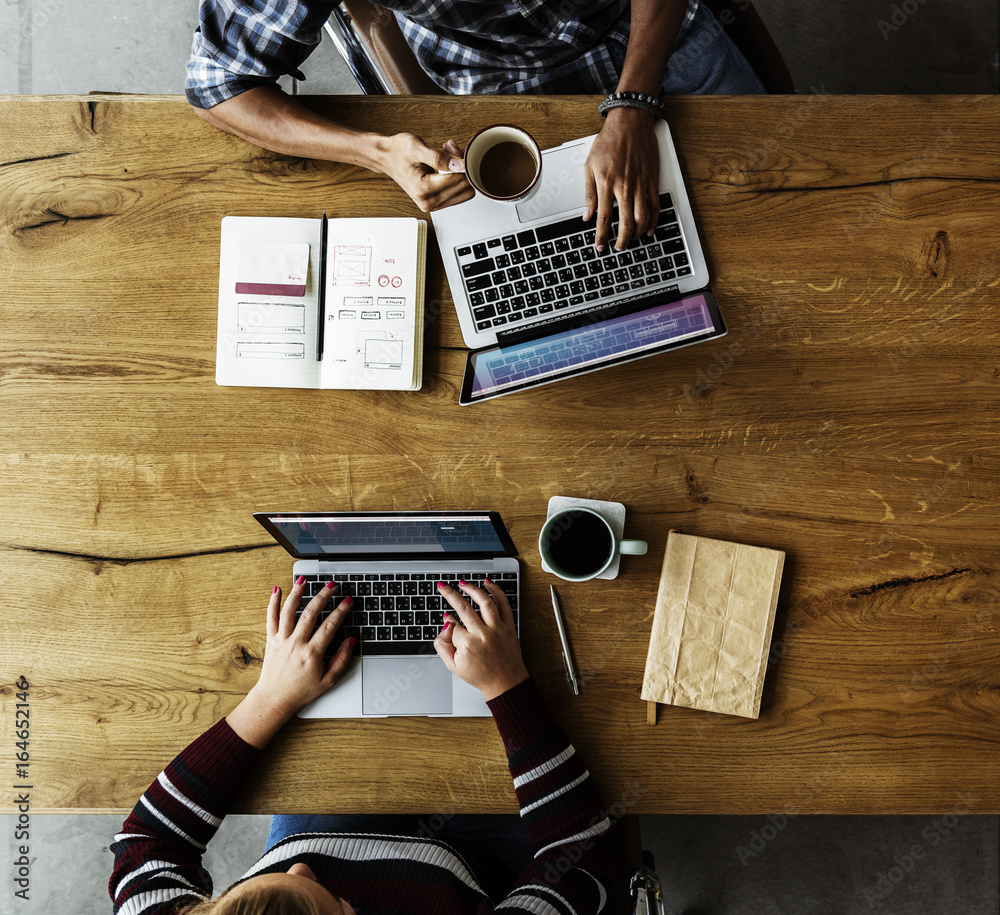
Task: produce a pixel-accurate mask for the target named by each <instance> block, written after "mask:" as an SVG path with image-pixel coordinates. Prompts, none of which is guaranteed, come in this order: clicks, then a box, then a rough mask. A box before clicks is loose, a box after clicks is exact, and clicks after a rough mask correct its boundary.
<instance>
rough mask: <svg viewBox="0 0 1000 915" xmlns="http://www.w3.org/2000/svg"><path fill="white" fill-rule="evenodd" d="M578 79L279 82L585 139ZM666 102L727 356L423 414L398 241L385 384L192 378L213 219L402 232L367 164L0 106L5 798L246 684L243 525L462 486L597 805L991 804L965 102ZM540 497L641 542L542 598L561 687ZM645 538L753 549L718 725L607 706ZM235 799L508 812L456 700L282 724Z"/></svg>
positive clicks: (265, 557)
mask: <svg viewBox="0 0 1000 915" xmlns="http://www.w3.org/2000/svg"><path fill="white" fill-rule="evenodd" d="M595 101H596V100H594V99H587V98H572V99H571V98H544V99H514V100H498V99H476V100H468V99H462V100H456V99H441V100H439V99H434V100H429V99H407V100H384V99H360V98H317V99H314V100H311V101H310V104H312V105H314V106H315V107H316V108H317V109H319V110H322V111H324V112H326V113H327V114H329V115H331V116H333V117H335V118H339V119H342V120H343V121H345V122H348V123H351V124H357V125H371V124H376V125H379V126H380V127H381V128H382V129H383V130H386V131H394V130H398V129H404V128H408V127H409V128H412V129H413V130H414V131H415V132H417V133H419V134H420V135H422V136H423V137H425V138H426V139H427V140H428V141H429V142H431V143H433V144H440V143H441V142H443V141H444V140H445V139H446V138H447V137H449V136H456V137H457V139H458V140H459V141H464V140H465V139H466V138H467V137H468V136H470V135H471V133H472V132H473V131H474V130H475V129H477V128H478V127H479V126H482V125H485V124H487V123H489V122H493V121H498V120H500V121H513V122H517V123H522V124H524V125H526V126H528V127H529V128H530V129H531V130H532V132H534V133H535V134H536V136H537V138H538V139H539V141H540V142H541V143H542V145H543V146H548V145H554V144H556V143H559V142H561V141H563V140H566V139H569V138H572V137H573V136H579V135H582V134H584V133H588V132H593V131H595V130H596V129H598V127H599V126H600V121H599V119H598V117H597V116H596V114H595ZM668 107H669V116H670V122H671V124H672V127H673V131H674V136H675V139H676V143H677V146H678V148H679V150H680V154H681V156H682V159H683V164H684V167H685V169H686V174H687V176H688V182H689V184H688V187H689V190H690V193H691V196H692V200H693V205H694V208H695V211H696V216H697V218H698V220H699V221H700V226H701V230H702V240H703V243H704V245H705V249H706V251H707V253H708V256H709V258H710V262H711V267H712V272H713V276H714V283H713V285H714V289H715V291H716V293H717V295H718V298H719V301H720V303H721V305H722V308H723V311H724V313H725V315H726V317H727V320H728V322H729V327H730V333H729V336H728V337H726V338H724V339H723V340H721V341H718V342H717V343H715V344H711V345H705V346H701V347H691V348H688V349H684V350H680V351H678V352H676V353H673V354H670V355H668V356H661V357H656V358H652V359H648V360H645V361H641V362H638V363H635V364H633V365H630V366H624V367H620V368H617V369H613V370H609V371H604V372H599V373H596V374H591V375H587V376H584V377H582V378H580V379H577V380H574V381H570V382H564V383H561V384H558V385H553V386H549V387H543V388H541V389H538V390H536V391H534V392H531V393H527V394H521V395H515V396H512V397H505V398H501V399H498V400H494V401H491V402H489V403H487V404H484V405H481V406H479V407H476V408H459V406H458V405H457V398H458V386H459V383H460V379H461V373H462V367H463V364H464V350H463V347H462V341H461V337H460V334H459V329H458V323H457V321H456V319H455V315H454V312H453V308H452V304H451V300H450V297H449V293H448V290H447V287H446V283H445V281H444V276H443V271H442V268H441V263H440V259H439V257H438V255H437V253H436V250H435V249H433V246H432V253H431V256H430V263H429V277H428V302H429V311H430V314H431V321H430V324H429V328H428V338H427V350H426V355H425V359H426V362H425V371H424V387H423V390H422V391H420V392H419V393H395V392H392V393H350V392H338V391H333V392H322V391H287V390H271V389H261V390H249V389H237V388H220V387H217V386H216V385H215V381H214V368H215V336H216V302H217V270H218V250H219V222H220V220H221V219H222V217H223V216H224V215H226V214H243V215H260V216H263V215H280V216H311V217H315V216H318V215H319V214H320V212H321V211H322V210H324V209H326V210H327V211H329V212H330V213H331V215H357V214H369V215H384V216H391V215H414V214H415V213H416V209H415V207H414V205H413V204H412V203H411V202H410V201H409V199H408V198H407V197H405V196H404V195H403V193H402V192H401V191H400V190H399V189H398V188H396V187H395V186H394V185H393V184H392V183H391V182H389V181H388V180H386V179H384V178H382V177H380V176H378V175H375V174H372V173H370V172H367V171H364V170H362V169H359V168H350V167H345V166H340V165H334V164H330V163H323V162H312V161H300V160H296V159H289V158H283V157H281V156H276V155H273V154H270V153H266V152H262V151H261V150H259V149H257V148H255V147H253V146H250V145H248V144H246V143H244V142H242V141H240V140H237V139H235V138H233V137H231V136H228V135H226V134H223V133H220V132H217V131H215V130H213V129H211V128H209V127H208V126H206V125H205V124H203V123H202V122H200V121H199V120H198V119H197V118H196V117H195V116H194V114H193V113H192V112H191V111H189V110H188V108H187V105H186V104H185V103H184V102H183V100H179V99H176V98H142V97H139V98H128V97H113V96H112V97H100V96H98V97H95V96H90V97H83V98H30V97H20V98H9V99H5V100H3V101H2V104H0V163H2V164H0V220H2V226H0V279H2V285H3V294H2V308H3V319H2V326H3V334H2V344H0V345H2V350H3V355H2V376H0V395H2V417H0V422H2V427H0V430H2V435H0V441H2V445H3V448H2V451H3V481H2V492H0V500H2V502H0V508H2V547H0V559H2V587H3V598H4V599H3V607H4V609H3V617H2V619H3V622H2V626H3V634H2V638H0V687H2V693H3V700H2V713H0V722H2V727H0V737H2V740H3V746H4V750H3V751H2V753H0V763H2V770H3V772H4V779H5V780H7V779H9V778H13V772H14V770H13V766H14V753H15V751H14V748H13V744H14V731H15V727H14V708H15V705H16V698H15V695H14V692H15V690H14V683H15V681H16V680H17V678H18V677H19V676H24V677H26V678H27V680H28V682H29V684H30V690H29V704H30V714H31V718H30V768H29V774H30V778H31V782H30V783H31V785H32V804H33V808H32V809H33V810H34V811H35V812H40V811H43V810H48V811H54V810H63V811H66V810H73V811H105V812H106V811H111V810H116V811H124V810H126V809H128V808H129V807H131V806H132V804H133V803H135V801H136V799H137V798H138V796H139V795H140V793H141V792H142V791H143V790H144V789H145V787H146V786H147V785H148V783H149V782H150V781H151V780H152V779H153V778H154V777H155V775H156V773H157V772H158V771H159V769H160V768H161V767H162V766H163V765H164V764H165V763H166V762H167V761H168V760H169V759H170V758H171V757H172V756H173V755H174V754H175V753H177V752H178V751H179V750H180V749H181V748H182V747H183V746H184V745H185V744H186V743H187V742H188V741H190V740H191V739H193V738H194V737H195V736H197V735H198V734H199V733H200V732H201V731H203V730H204V729H205V728H207V727H208V726H209V725H210V724H212V723H213V722H214V721H216V720H217V719H218V718H219V717H220V716H222V715H225V714H226V713H227V712H228V711H229V710H231V709H232V708H233V706H234V705H235V704H236V702H237V701H238V700H239V698H240V697H241V696H242V695H243V694H244V693H245V691H246V690H247V689H249V687H250V686H251V685H252V684H253V683H254V682H255V680H256V677H257V673H258V669H259V666H260V658H261V654H262V650H263V645H264V607H265V605H266V601H267V597H268V594H269V592H270V588H271V585H272V584H274V583H281V584H283V585H287V582H288V580H289V576H290V565H291V560H290V558H289V557H288V556H287V555H286V554H285V553H284V552H283V551H282V550H281V549H280V548H279V547H277V546H276V545H274V544H273V543H272V542H271V540H270V539H269V538H268V536H267V535H266V534H265V532H264V531H263V530H262V529H261V528H260V527H259V526H258V525H257V524H256V522H254V521H253V519H252V518H251V512H253V511H254V510H258V509H269V508H270V509H274V508H283V509H291V510H317V509H334V508H336V509H355V510H375V509H447V508H480V507H481V508H491V509H496V510H499V511H500V512H501V513H502V514H503V517H504V518H505V520H506V521H507V523H508V525H509V527H510V529H511V532H512V534H513V536H514V539H515V542H516V543H517V545H518V547H519V549H520V550H521V556H522V558H523V562H524V568H525V570H526V572H525V590H524V599H523V604H524V606H525V607H527V608H529V609H528V611H527V612H525V613H524V620H523V643H524V651H525V655H526V660H527V663H528V667H529V668H530V670H531V671H532V672H533V674H534V675H535V677H536V678H537V679H538V680H539V682H540V684H541V687H542V689H543V690H544V692H545V693H546V694H547V695H548V697H549V699H550V701H551V703H552V705H553V706H554V708H555V710H556V712H557V714H558V715H559V717H560V719H561V720H562V721H563V722H564V723H565V728H566V730H567V732H568V733H569V735H570V737H571V739H572V740H573V741H574V743H575V744H576V746H577V747H578V749H579V750H580V751H581V752H582V753H583V755H584V758H585V759H586V760H587V762H588V764H589V766H590V767H591V770H592V771H593V772H594V774H595V776H596V778H597V781H598V783H599V784H600V786H601V788H602V790H603V792H604V797H605V800H606V802H607V803H608V804H609V805H618V806H617V807H615V808H613V809H615V810H618V811H624V810H628V811H630V812H642V813H664V812H675V813H757V812H765V811H790V812H800V813H806V812H831V813H833V812H837V813H857V812H886V813H904V812H906V813H918V812H921V813H922V812H947V811H951V810H953V809H954V808H955V807H956V805H961V804H962V803H963V802H962V798H963V797H968V796H971V797H972V798H973V799H974V801H973V802H972V803H971V804H970V805H969V807H970V809H971V810H972V811H973V812H976V813H990V812H992V813H995V812H997V811H1000V778H998V777H997V776H998V717H1000V663H998V659H1000V634H998V623H1000V601H998V596H1000V573H998V570H997V521H996V518H997V506H998V501H1000V499H998V497H1000V492H998V475H997V470H998V458H997V438H996V435H997V423H996V417H997V408H998V395H997V390H998V377H1000V376H998V372H1000V369H998V363H997V345H996V341H997V320H998V308H997V306H998V303H1000V292H998V285H1000V219H998V215H1000V184H998V180H1000V165H998V162H997V147H996V126H997V124H998V123H1000V100H998V99H996V98H952V97H935V98H920V97H908V98H883V97H873V98H865V97H853V98H827V97H811V96H810V97H784V98H782V97H776V98H764V99H759V98H757V99H749V98H748V99H727V98H698V99H694V98H678V99H676V100H671V101H670V103H669V106H668ZM556 494H562V495H572V496H580V497H585V498H602V499H612V500H618V501H622V502H624V503H625V504H626V505H627V506H628V509H629V517H628V521H627V533H628V534H629V535H630V536H633V537H641V538H644V539H646V540H647V541H649V544H650V552H649V555H648V556H647V557H645V558H627V559H626V560H625V561H624V562H623V569H622V574H621V576H620V578H619V579H618V580H617V581H611V582H596V583H593V584H591V585H588V586H574V587H571V586H564V587H563V588H562V589H561V593H562V597H563V604H564V608H565V612H566V616H567V623H568V628H569V632H570V639H571V641H572V643H573V647H574V650H575V654H576V658H577V662H578V666H579V668H580V673H581V676H582V678H583V682H584V686H583V693H582V695H581V696H580V697H579V698H577V699H574V698H573V697H572V696H571V695H570V693H569V691H568V688H567V686H566V684H565V682H564V679H563V671H562V666H561V662H560V658H559V652H558V649H557V640H556V632H555V627H554V623H553V619H552V615H551V611H550V609H549V602H548V594H547V592H548V588H547V586H548V583H549V581H550V578H549V576H547V575H546V574H544V573H543V572H541V570H540V567H539V559H538V555H537V549H536V545H535V544H536V538H537V534H538V530H539V528H540V526H541V523H542V520H543V519H544V516H545V508H546V503H547V501H548V499H549V498H550V497H551V496H553V495H556ZM671 527H676V528H679V529H680V530H682V531H685V532H687V533H694V534H700V535H705V536H709V537H718V538H723V539H732V540H738V541H743V542H747V543H752V544H759V545H765V546H770V547H775V548H779V549H782V550H786V551H787V554H788V558H787V563H786V567H785V575H784V581H783V584H782V589H781V598H780V601H779V606H778V614H777V621H776V626H775V633H774V642H773V650H772V663H771V666H770V669H769V671H768V675H767V681H766V686H765V693H764V701H763V707H762V712H761V716H760V719H759V720H757V721H749V720H743V719H737V718H731V717H723V716H716V715H712V714H709V713H701V712H696V711H692V710H689V709H683V708H674V707H661V709H660V714H659V723H658V724H657V725H656V726H655V727H650V726H647V724H646V709H645V706H644V704H643V703H641V702H640V701H639V699H638V692H639V684H640V681H641V676H642V670H643V664H644V660H645V650H646V644H647V638H648V633H649V628H650V619H651V612H652V605H653V599H654V594H655V587H656V581H657V578H658V572H659V566H660V561H661V557H662V553H663V549H664V545H665V541H666V535H667V531H668V529H669V528H671ZM220 592H221V595H220ZM390 764H391V765H390ZM12 784H13V783H12ZM12 798H13V795H12V794H10V792H5V793H4V795H3V800H2V804H3V809H4V810H6V811H12V810H13V809H14V807H13V804H14V801H13V800H12ZM240 809H241V810H243V811H245V812H295V811H299V812H320V811H332V810H341V811H362V810H365V811H390V810H392V811H396V810H415V811H421V812H423V813H435V812H438V813H443V812H448V811H476V810H479V811H493V812H499V811H511V810H514V809H515V801H514V796H513V792H512V790H511V787H510V780H509V778H508V775H507V771H506V765H505V761H504V757H503V754H502V752H501V747H500V743H499V739H498V738H497V736H496V733H495V729H494V726H493V724H492V722H491V721H489V720H455V721H440V720H420V719H417V720H412V719H405V720H399V719H396V720H377V721H364V722H311V723H303V722H295V723H293V724H291V725H290V726H289V727H288V728H287V729H286V731H285V732H284V733H283V735H282V736H281V737H280V738H279V739H278V740H277V741H276V742H275V743H274V744H273V745H272V747H271V748H270V749H269V750H268V752H267V756H266V762H265V763H264V764H263V765H261V766H260V767H259V768H258V775H257V777H256V779H255V780H254V782H253V783H252V785H250V787H249V790H248V791H247V793H246V794H245V796H244V798H243V800H242V803H241V805H240Z"/></svg>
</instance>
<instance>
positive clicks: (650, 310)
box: [460, 289, 726, 404]
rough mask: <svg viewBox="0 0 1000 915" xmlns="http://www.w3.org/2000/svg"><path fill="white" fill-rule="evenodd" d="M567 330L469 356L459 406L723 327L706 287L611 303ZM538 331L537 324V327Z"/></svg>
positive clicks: (694, 339) (706, 336)
mask: <svg viewBox="0 0 1000 915" xmlns="http://www.w3.org/2000/svg"><path fill="white" fill-rule="evenodd" d="M596 315H597V317H598V319H597V320H595V316H593V315H591V316H587V317H584V318H582V319H580V320H579V321H577V322H575V326H570V327H568V328H565V329H556V327H553V329H552V331H551V332H547V333H546V332H544V331H543V330H541V329H537V330H536V332H535V333H534V335H533V339H528V340H521V341H520V342H516V343H509V344H506V345H505V344H503V343H501V344H500V345H498V346H494V347H489V348H488V349H483V350H477V351H475V352H472V353H470V354H469V361H468V364H467V366H466V371H465V379H464V382H463V384H462V394H461V397H460V402H461V403H463V404H470V403H476V402H477V401H480V400H486V399H488V398H490V397H499V396H500V395H502V394H511V393H513V392H514V391H521V390H524V389H525V388H528V387H533V386H535V385H540V384H546V383H548V382H551V381H557V380H559V379H561V378H566V377H568V376H570V375H579V374H582V373H584V372H589V371H593V370H594V369H598V368H604V367H607V366H609V365H615V364H616V363H619V362H627V361H630V360H632V359H638V358H641V357H643V356H651V355H653V354H655V353H661V352H664V351H665V350H668V349H675V348H677V347H680V346H687V345H689V344H691V343H699V342H701V341H703V340H712V339H715V338H716V337H721V336H723V335H724V334H725V333H726V324H725V321H724V320H723V318H722V314H721V312H720V311H719V307H718V304H717V303H716V301H715V296H714V295H713V294H712V291H711V290H710V289H703V290H700V291H699V292H696V293H690V294H688V295H685V296H683V297H677V296H676V295H674V296H669V295H663V296H660V297H659V298H658V299H655V300H653V301H649V300H648V299H647V300H646V301H645V302H644V303H643V304H641V305H639V306H638V307H636V306H635V305H632V306H631V307H629V306H628V305H622V304H621V303H615V304H614V305H613V306H612V307H610V308H607V309H603V310H601V311H599V312H597V313H596ZM536 328H537V325H536Z"/></svg>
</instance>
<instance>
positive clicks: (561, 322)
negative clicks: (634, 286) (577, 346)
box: [497, 285, 683, 349]
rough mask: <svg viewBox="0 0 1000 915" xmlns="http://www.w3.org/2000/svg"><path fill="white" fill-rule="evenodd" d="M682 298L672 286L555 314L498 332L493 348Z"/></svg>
mask: <svg viewBox="0 0 1000 915" xmlns="http://www.w3.org/2000/svg"><path fill="white" fill-rule="evenodd" d="M680 298H683V296H681V295H680V293H679V292H678V287H677V286H676V285H673V286H667V287H665V288H663V289H657V290H656V291H655V292H650V291H649V290H645V291H643V292H641V293H638V294H636V295H632V296H626V297H625V298H622V299H615V300H614V301H613V302H601V303H600V304H598V305H592V306H591V307H590V308H583V309H581V310H580V311H574V312H572V313H571V314H568V315H556V316H552V317H548V318H543V319H542V320H540V321H535V322H533V323H532V324H528V325H524V326H521V327H518V328H515V329H514V330H507V331H498V332H497V346H499V347H500V349H504V347H508V346H517V345H518V344H519V343H524V342H525V341H526V340H537V339H538V338H539V337H549V336H552V335H553V334H558V333H561V332H562V331H564V330H577V329H579V328H581V327H584V326H586V325H587V324H599V323H600V322H601V321H606V320H608V318H617V317H621V316H624V315H629V314H634V313H635V312H637V311H643V310H645V309H646V308H652V307H654V306H657V305H665V304H667V303H669V302H672V301H676V300H678V299H680Z"/></svg>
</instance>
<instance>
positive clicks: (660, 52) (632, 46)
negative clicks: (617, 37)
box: [618, 0, 687, 96]
mask: <svg viewBox="0 0 1000 915" xmlns="http://www.w3.org/2000/svg"><path fill="white" fill-rule="evenodd" d="M686 11H687V0H632V6H631V26H630V28H629V39H628V49H627V51H626V52H625V63H624V65H623V66H622V72H621V76H620V78H619V80H618V90H619V91H620V92H642V93H645V94H647V95H653V96H658V95H659V94H660V86H661V84H662V83H663V74H664V72H665V71H666V69H667V60H668V58H669V57H670V51H671V49H672V48H673V46H674V42H675V41H677V35H678V33H679V32H680V29H681V25H682V24H683V22H684V14H685V12H686Z"/></svg>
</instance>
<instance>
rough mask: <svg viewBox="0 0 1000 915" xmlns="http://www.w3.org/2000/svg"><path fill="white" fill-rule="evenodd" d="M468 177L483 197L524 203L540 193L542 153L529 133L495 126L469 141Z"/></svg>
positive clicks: (511, 127)
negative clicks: (538, 190)
mask: <svg viewBox="0 0 1000 915" xmlns="http://www.w3.org/2000/svg"><path fill="white" fill-rule="evenodd" d="M465 174H466V177H468V179H469V182H470V183H471V184H472V186H473V187H474V188H475V189H476V190H477V191H478V192H479V193H480V194H482V195H483V196H484V197H489V198H490V199H491V200H496V201H499V202H502V203H521V202H523V201H525V200H527V199H528V198H529V197H531V196H532V194H534V192H535V191H536V190H537V189H538V185H539V183H540V179H541V176H542V153H541V150H540V149H539V148H538V144H537V143H536V142H535V141H534V139H533V138H532V136H531V134H529V133H528V132H527V131H526V130H522V129H521V128H520V127H514V126H513V125H511V124H494V125H493V126H492V127H486V128H484V129H483V130H480V131H479V133H477V134H476V135H475V136H474V137H473V138H472V139H471V140H470V141H469V145H468V147H467V148H466V150H465Z"/></svg>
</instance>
